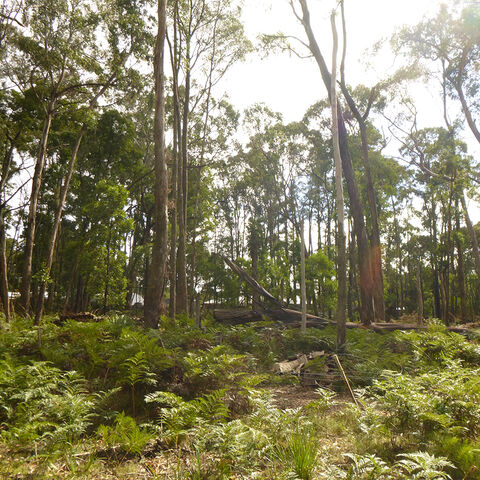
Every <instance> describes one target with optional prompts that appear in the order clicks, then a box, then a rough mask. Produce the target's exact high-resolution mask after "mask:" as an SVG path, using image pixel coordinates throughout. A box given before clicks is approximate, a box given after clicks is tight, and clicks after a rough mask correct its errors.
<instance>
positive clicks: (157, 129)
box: [144, 0, 168, 328]
mask: <svg viewBox="0 0 480 480" xmlns="http://www.w3.org/2000/svg"><path fill="white" fill-rule="evenodd" d="M166 7H167V0H158V5H157V18H158V30H157V39H156V43H155V52H154V61H153V66H154V76H155V117H154V137H155V190H154V194H155V208H154V238H153V251H152V264H151V268H150V278H149V282H148V285H147V292H146V293H147V294H146V298H145V308H144V315H145V325H146V326H148V327H150V328H158V320H159V316H160V311H161V304H162V297H163V289H164V281H165V270H166V264H167V258H168V252H167V246H168V172H167V162H166V156H165V136H164V135H165V133H164V130H165V75H164V62H163V60H164V43H165V35H166V16H167V15H166Z"/></svg>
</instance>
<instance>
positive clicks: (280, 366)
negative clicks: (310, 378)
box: [273, 354, 308, 373]
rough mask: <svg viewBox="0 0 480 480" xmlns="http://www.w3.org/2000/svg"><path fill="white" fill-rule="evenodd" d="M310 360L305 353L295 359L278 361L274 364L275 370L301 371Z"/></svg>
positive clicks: (283, 371)
mask: <svg viewBox="0 0 480 480" xmlns="http://www.w3.org/2000/svg"><path fill="white" fill-rule="evenodd" d="M307 362H308V358H307V356H306V355H305V354H303V355H300V356H299V357H298V358H296V359H295V360H291V361H288V360H286V361H284V362H278V363H276V364H275V365H274V366H273V371H274V372H276V373H300V372H301V370H302V368H303V367H304V366H305V365H306V363H307Z"/></svg>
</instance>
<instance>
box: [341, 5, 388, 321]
mask: <svg viewBox="0 0 480 480" xmlns="http://www.w3.org/2000/svg"><path fill="white" fill-rule="evenodd" d="M341 12H342V26H343V57H342V64H341V67H340V72H341V80H340V86H341V89H342V92H343V95H344V97H345V99H346V100H347V104H348V106H349V108H350V110H351V111H352V113H353V116H354V117H355V119H356V121H357V123H358V126H359V128H360V138H361V142H362V158H363V166H364V168H365V177H366V180H367V201H368V205H369V208H370V216H371V219H372V235H371V238H370V263H371V272H372V282H373V285H372V291H373V298H374V313H375V319H376V320H377V321H379V322H384V321H385V298H384V291H383V290H384V287H383V271H382V248H381V243H380V228H379V223H378V209H377V198H376V195H375V187H374V185H373V180H372V174H371V171H370V158H369V150H370V147H369V144H368V137H367V124H366V119H367V118H368V115H369V113H370V108H371V102H369V104H368V106H367V108H366V111H365V113H364V114H363V115H362V114H361V113H360V111H359V109H358V107H357V105H356V103H355V101H354V100H353V98H352V96H351V95H350V92H349V91H348V88H347V85H346V82H345V54H346V45H347V31H346V26H345V12H344V4H343V0H342V1H341ZM373 95H374V91H373V90H372V95H371V98H372V99H373Z"/></svg>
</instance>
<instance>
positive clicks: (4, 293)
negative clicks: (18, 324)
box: [0, 197, 10, 322]
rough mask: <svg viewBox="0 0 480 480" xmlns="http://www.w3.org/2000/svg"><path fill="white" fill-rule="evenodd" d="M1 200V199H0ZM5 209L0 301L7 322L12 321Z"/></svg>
mask: <svg viewBox="0 0 480 480" xmlns="http://www.w3.org/2000/svg"><path fill="white" fill-rule="evenodd" d="M0 198H1V197H0ZM3 210H4V209H3V208H2V207H1V206H0V300H1V302H2V305H3V313H4V314H5V318H6V320H7V322H9V321H10V303H9V300H8V269H7V243H6V227H5V220H4V217H3Z"/></svg>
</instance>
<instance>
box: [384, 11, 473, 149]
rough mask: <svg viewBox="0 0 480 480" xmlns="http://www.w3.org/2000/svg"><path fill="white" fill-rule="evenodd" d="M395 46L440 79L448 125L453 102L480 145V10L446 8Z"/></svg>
mask: <svg viewBox="0 0 480 480" xmlns="http://www.w3.org/2000/svg"><path fill="white" fill-rule="evenodd" d="M393 44H394V47H395V48H396V50H397V51H403V52H406V53H408V56H409V58H413V59H418V60H421V61H423V62H424V67H425V69H426V70H427V71H428V72H429V73H430V74H437V75H439V76H440V79H441V85H442V87H443V92H442V94H443V95H444V116H445V119H446V121H447V123H449V121H448V119H447V117H448V115H447V111H448V108H447V98H450V99H453V100H455V101H459V102H460V105H461V108H462V111H463V115H464V117H465V120H466V121H467V124H468V127H469V128H470V130H471V132H472V133H473V135H474V136H475V138H476V140H477V141H478V142H479V143H480V131H479V127H478V126H477V121H478V114H479V112H480V110H479V107H480V104H479V100H478V95H477V92H478V89H479V88H480V80H479V79H478V74H477V72H478V69H479V68H480V7H479V6H478V5H477V4H475V3H472V4H470V5H468V6H467V7H466V8H464V9H463V10H460V9H459V7H458V5H455V4H452V5H451V6H448V5H446V4H442V5H441V6H440V9H439V12H438V14H437V15H436V16H435V17H433V18H425V19H424V20H423V21H422V22H420V23H419V24H417V25H415V26H411V27H404V28H403V29H402V30H401V31H400V32H399V33H398V34H397V35H396V36H395V37H394V39H393Z"/></svg>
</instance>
